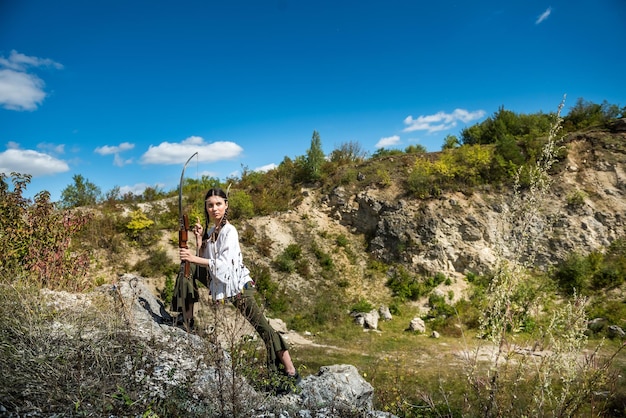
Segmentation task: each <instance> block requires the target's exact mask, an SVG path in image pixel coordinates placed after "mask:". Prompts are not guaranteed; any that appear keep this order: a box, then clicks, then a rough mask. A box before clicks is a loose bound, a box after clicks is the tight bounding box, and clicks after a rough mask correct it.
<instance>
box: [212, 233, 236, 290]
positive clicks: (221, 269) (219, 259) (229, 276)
mask: <svg viewBox="0 0 626 418" xmlns="http://www.w3.org/2000/svg"><path fill="white" fill-rule="evenodd" d="M218 241H219V242H218V245H217V248H218V250H217V251H218V252H217V254H215V258H212V259H211V264H212V265H210V266H209V268H210V269H211V272H212V273H213V277H214V279H215V280H217V281H218V282H221V283H224V284H227V283H232V284H235V277H233V274H234V271H233V266H234V265H235V255H236V254H237V253H238V247H239V236H238V234H237V230H236V229H235V228H226V229H224V230H222V232H221V233H220V236H219V238H218Z"/></svg>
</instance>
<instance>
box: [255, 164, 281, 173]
mask: <svg viewBox="0 0 626 418" xmlns="http://www.w3.org/2000/svg"><path fill="white" fill-rule="evenodd" d="M276 167H278V166H277V165H276V164H274V163H270V164H266V165H262V166H261V167H257V168H255V169H254V170H252V171H258V172H260V173H266V172H268V171H270V170H273V169H275V168H276Z"/></svg>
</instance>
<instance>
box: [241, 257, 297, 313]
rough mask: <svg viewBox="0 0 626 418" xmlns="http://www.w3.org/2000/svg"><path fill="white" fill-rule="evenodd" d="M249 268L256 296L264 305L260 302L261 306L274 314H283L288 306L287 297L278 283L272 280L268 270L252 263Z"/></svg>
mask: <svg viewBox="0 0 626 418" xmlns="http://www.w3.org/2000/svg"><path fill="white" fill-rule="evenodd" d="M249 268H250V277H252V278H253V279H254V282H255V284H256V289H257V295H261V296H263V299H264V303H263V301H261V304H262V305H264V306H266V307H267V308H268V309H269V310H270V311H272V312H274V313H281V312H285V311H286V310H287V308H288V305H289V302H288V299H287V296H286V294H285V292H284V291H282V290H281V289H280V288H279V286H278V283H276V282H275V281H274V280H272V278H271V274H270V269H269V268H267V267H266V266H262V265H259V264H256V263H252V264H251V265H250V267H249Z"/></svg>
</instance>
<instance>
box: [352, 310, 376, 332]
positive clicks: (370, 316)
mask: <svg viewBox="0 0 626 418" xmlns="http://www.w3.org/2000/svg"><path fill="white" fill-rule="evenodd" d="M352 316H354V322H355V323H356V324H357V325H360V326H363V327H364V328H367V329H378V319H379V318H380V315H379V314H378V311H377V310H376V309H372V310H371V311H370V312H356V313H353V314H352Z"/></svg>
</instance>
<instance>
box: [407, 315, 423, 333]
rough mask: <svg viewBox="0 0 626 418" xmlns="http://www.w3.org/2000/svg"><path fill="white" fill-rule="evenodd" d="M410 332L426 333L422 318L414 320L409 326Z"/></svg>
mask: <svg viewBox="0 0 626 418" xmlns="http://www.w3.org/2000/svg"><path fill="white" fill-rule="evenodd" d="M409 330H411V331H414V332H419V333H424V332H426V324H425V323H424V320H423V319H422V318H413V319H412V320H411V323H410V324H409Z"/></svg>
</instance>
